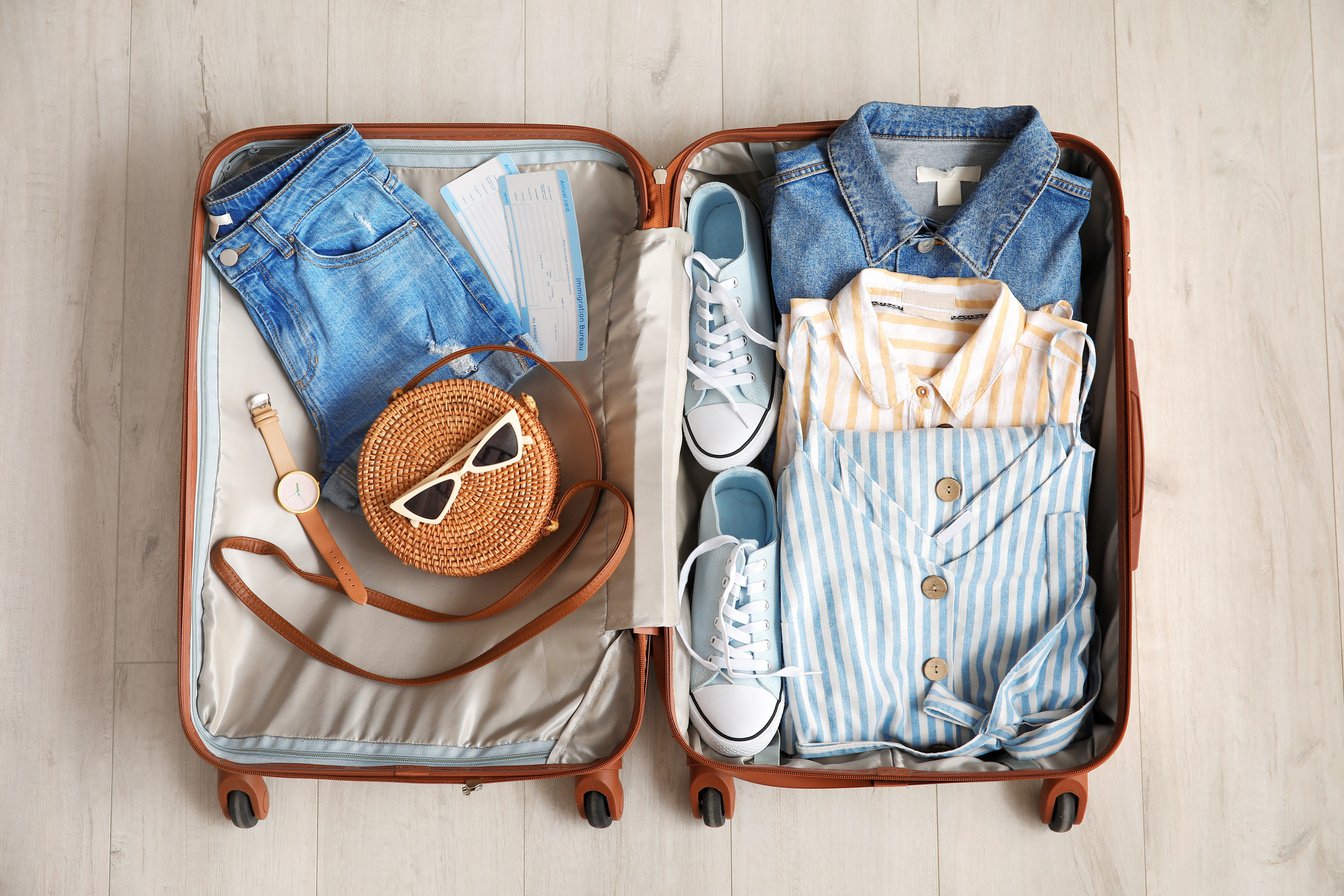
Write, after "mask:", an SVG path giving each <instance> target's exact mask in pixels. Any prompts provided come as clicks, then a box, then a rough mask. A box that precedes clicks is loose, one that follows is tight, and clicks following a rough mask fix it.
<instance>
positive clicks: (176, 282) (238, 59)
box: [117, 0, 327, 662]
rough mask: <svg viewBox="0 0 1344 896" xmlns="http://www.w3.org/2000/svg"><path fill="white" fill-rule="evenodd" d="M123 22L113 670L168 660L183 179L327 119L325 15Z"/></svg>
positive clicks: (158, 13)
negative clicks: (257, 137) (232, 152)
mask: <svg viewBox="0 0 1344 896" xmlns="http://www.w3.org/2000/svg"><path fill="white" fill-rule="evenodd" d="M268 9H269V11H267V10H268ZM131 15H132V43H131V91H130V96H131V116H130V146H131V159H132V160H133V163H132V164H131V166H130V167H129V169H128V179H127V187H126V216H127V219H128V220H130V221H133V222H135V224H134V226H133V227H131V228H129V230H128V233H127V239H126V257H127V259H128V263H127V270H126V286H127V289H126V306H125V324H124V327H123V329H124V332H125V340H126V351H125V358H124V360H123V362H122V392H123V395H124V396H125V401H124V402H123V410H122V424H121V457H122V465H121V502H120V508H121V528H120V537H119V539H118V550H117V595H118V597H117V658H118V659H119V660H122V661H130V662H137V661H151V660H158V661H164V660H172V659H175V658H176V656H177V609H176V608H177V602H178V588H177V563H178V533H177V516H178V507H177V505H178V493H177V478H178V472H179V466H180V462H181V452H182V352H183V348H184V343H183V331H184V326H185V314H186V284H187V261H188V259H187V252H186V248H187V234H188V230H189V227H190V224H191V215H192V213H193V211H194V210H193V208H192V204H193V201H194V194H193V190H194V188H195V185H196V175H197V173H198V171H199V170H200V163H201V160H202V159H203V158H205V155H206V153H208V152H209V151H210V150H211V148H213V147H214V145H215V144H216V143H218V142H219V141H220V140H221V139H223V138H224V137H227V136H228V135H229V134H231V133H233V132H234V131H238V130H242V129H243V128H248V127H255V126H257V125H260V124H267V123H274V122H282V123H283V122H297V121H321V120H322V119H324V118H325V117H326V105H327V79H326V53H327V47H326V43H327V34H326V30H327V29H326V15H327V4H326V0H298V2H294V3H289V4H287V5H286V7H285V10H284V14H283V18H282V17H281V15H280V13H279V11H278V9H276V8H274V7H266V6H265V5H264V4H261V3H252V2H249V3H243V4H219V3H202V4H185V3H177V2H173V0H137V2H136V3H135V5H134V6H133V7H132V12H131ZM282 22H283V27H280V25H281V23H282ZM240 47H243V48H247V52H239V48H240ZM259 60H265V62H264V63H259ZM277 84H283V85H284V89H283V90H276V89H275V85H277ZM280 385H281V384H280V383H273V384H272V386H275V387H278V386H280ZM259 388H260V386H259ZM237 398H238V400H239V401H241V400H242V398H243V396H237Z"/></svg>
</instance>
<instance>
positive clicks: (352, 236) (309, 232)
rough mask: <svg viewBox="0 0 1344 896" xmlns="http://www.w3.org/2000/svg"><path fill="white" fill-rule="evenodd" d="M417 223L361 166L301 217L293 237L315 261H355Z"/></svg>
mask: <svg viewBox="0 0 1344 896" xmlns="http://www.w3.org/2000/svg"><path fill="white" fill-rule="evenodd" d="M418 226H419V224H418V222H417V221H416V220H415V218H414V216H412V214H411V213H410V211H409V210H407V208H406V206H404V205H402V203H401V202H400V201H398V200H397V198H396V197H395V196H393V195H392V194H391V193H389V192H388V190H387V189H386V188H385V185H384V184H383V183H382V182H380V181H379V180H378V179H377V178H375V177H374V176H373V175H372V174H370V173H369V172H368V170H367V169H365V170H362V171H360V172H359V173H358V174H356V175H355V176H354V177H353V178H351V179H350V180H349V181H347V182H346V183H344V184H342V185H341V186H340V187H338V188H337V189H335V190H333V191H332V192H331V193H330V194H329V195H327V197H326V198H324V199H323V200H322V201H321V202H319V203H317V205H315V206H314V207H313V208H312V209H311V210H310V211H309V212H308V213H307V214H306V215H304V216H303V219H302V220H301V221H300V222H299V225H298V227H297V228H296V229H295V232H294V242H295V245H296V246H297V248H298V249H299V251H300V254H301V255H302V256H303V257H304V258H307V259H308V260H310V261H313V262H314V263H317V264H326V265H337V266H339V265H349V264H358V263H360V262H361V261H364V260H367V259H368V258H371V257H373V256H374V255H377V254H378V253H379V252H381V251H383V250H384V249H387V248H390V247H391V246H392V245H394V244H396V243H397V242H399V241H400V240H402V239H404V238H405V237H406V236H407V235H408V234H409V232H410V231H412V230H414V229H415V228H416V227H418Z"/></svg>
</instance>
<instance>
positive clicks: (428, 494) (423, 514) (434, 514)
mask: <svg viewBox="0 0 1344 896" xmlns="http://www.w3.org/2000/svg"><path fill="white" fill-rule="evenodd" d="M456 489H457V480H455V479H445V480H444V481H442V482H436V483H434V484H433V485H429V486H426V487H425V488H423V489H421V490H420V491H418V492H416V493H415V495H414V496H412V497H411V498H410V499H409V500H408V501H407V502H406V509H407V510H409V511H410V512H411V513H413V514H415V515H416V516H418V517H420V519H422V520H436V519H438V518H439V514H441V513H443V508H445V507H447V506H448V502H449V501H451V500H452V498H453V492H454V491H455V490H456Z"/></svg>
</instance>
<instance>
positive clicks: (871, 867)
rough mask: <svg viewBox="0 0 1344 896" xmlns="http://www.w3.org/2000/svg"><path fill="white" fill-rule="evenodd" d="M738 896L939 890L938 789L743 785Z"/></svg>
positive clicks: (736, 854)
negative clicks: (850, 788)
mask: <svg viewBox="0 0 1344 896" xmlns="http://www.w3.org/2000/svg"><path fill="white" fill-rule="evenodd" d="M737 799H738V803H737V817H736V818H735V819H734V820H733V821H732V822H730V823H731V824H732V826H733V830H732V833H733V893H734V894H737V896H771V894H790V896H847V894H851V893H863V892H874V891H881V890H895V891H899V892H903V893H936V892H937V891H938V850H939V846H938V825H937V818H938V808H937V799H938V796H937V793H936V790H935V788H933V787H911V788H892V789H884V788H865V787H861V788H857V789H854V790H788V789H779V788H770V787H756V786H752V785H746V784H744V785H739V786H738V788H737Z"/></svg>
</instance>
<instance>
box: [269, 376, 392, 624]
mask: <svg viewBox="0 0 1344 896" xmlns="http://www.w3.org/2000/svg"><path fill="white" fill-rule="evenodd" d="M247 409H248V410H249V411H251V412H252V425H253V426H255V427H256V428H257V430H258V431H259V432H260V433H261V438H262V440H263V441H264V442H265V443H266V450H267V451H268V452H269V453H270V455H271V463H273V464H275V475H276V476H277V477H279V478H278V479H277V480H276V483H275V500H276V503H277V504H279V505H280V506H281V507H282V508H284V509H285V510H287V511H289V512H290V513H292V514H294V516H296V517H298V519H299V522H300V523H301V524H302V525H303V531H304V532H307V533H308V539H309V540H310V541H311V542H312V543H313V547H315V548H317V552H318V553H319V554H321V555H322V558H323V559H324V560H326V561H327V566H329V567H331V571H332V572H333V573H334V574H335V576H336V581H338V582H340V583H341V590H342V591H344V592H345V594H346V596H347V597H349V598H350V599H351V600H353V601H354V602H355V603H357V604H366V603H368V602H369V593H368V591H367V590H366V589H365V588H364V583H363V582H361V581H360V580H359V576H358V575H356V574H355V569H354V567H352V566H351V565H350V561H348V560H346V559H345V555H344V554H342V553H341V549H340V548H339V547H338V546H337V545H336V539H335V538H333V537H332V534H331V530H330V529H328V528H327V524H326V521H325V520H323V519H322V514H320V513H318V512H317V501H318V499H319V498H320V497H321V496H322V495H321V490H320V488H319V486H318V484H317V479H315V478H314V477H313V474H311V473H309V472H308V471H307V470H300V469H299V465H298V464H296V463H295V462H294V455H293V454H291V453H290V450H289V444H288V443H287V442H286V441H285V434H284V432H283V431H282V430H281V429H280V414H279V413H278V412H277V411H276V410H275V408H273V407H271V396H269V395H267V394H266V393H265V392H259V393H258V394H256V395H253V396H252V397H251V398H249V399H248V400H247Z"/></svg>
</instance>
